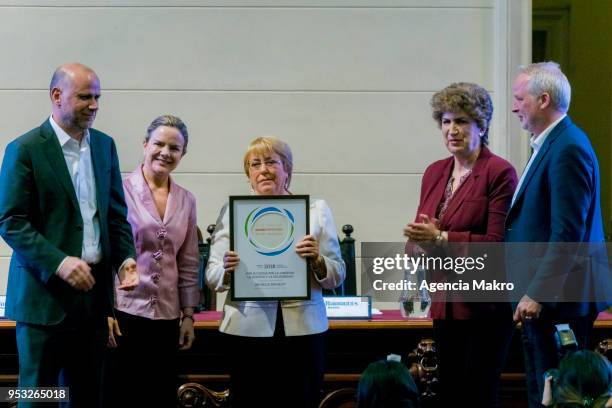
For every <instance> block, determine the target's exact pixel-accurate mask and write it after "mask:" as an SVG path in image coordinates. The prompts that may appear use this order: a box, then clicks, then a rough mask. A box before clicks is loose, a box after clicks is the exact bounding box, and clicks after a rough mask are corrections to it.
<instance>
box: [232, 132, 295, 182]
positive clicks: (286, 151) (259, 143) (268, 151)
mask: <svg viewBox="0 0 612 408" xmlns="http://www.w3.org/2000/svg"><path fill="white" fill-rule="evenodd" d="M272 154H277V155H279V156H280V158H281V161H282V164H283V168H284V169H285V172H286V173H287V188H289V185H290V184H291V175H292V174H293V155H292V154H291V148H289V145H288V144H287V143H285V142H283V141H282V140H280V139H277V138H276V137H274V136H260V137H256V138H255V139H253V140H252V141H251V144H250V145H249V147H248V149H247V151H246V152H245V153H244V159H243V165H244V174H246V176H247V177H249V176H250V170H251V168H250V166H249V159H250V158H251V156H253V155H258V156H262V157H265V156H270V155H272Z"/></svg>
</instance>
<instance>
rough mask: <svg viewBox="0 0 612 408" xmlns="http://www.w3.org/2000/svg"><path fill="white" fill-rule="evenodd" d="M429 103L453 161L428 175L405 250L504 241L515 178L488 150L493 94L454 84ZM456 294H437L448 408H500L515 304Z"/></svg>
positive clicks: (434, 312)
mask: <svg viewBox="0 0 612 408" xmlns="http://www.w3.org/2000/svg"><path fill="white" fill-rule="evenodd" d="M431 106H432V109H433V118H434V120H436V122H437V123H438V125H439V127H440V129H441V131H442V140H443V142H444V145H445V146H446V148H447V149H448V151H449V152H450V153H451V156H450V157H448V158H446V159H443V160H439V161H436V162H434V163H432V164H431V165H430V166H429V167H428V168H427V169H426V170H425V173H424V174H423V180H422V184H421V197H420V202H419V208H418V211H417V216H416V219H415V221H414V222H412V223H410V224H408V225H407V226H406V227H405V228H404V235H405V236H406V237H408V244H407V250H410V251H414V250H417V251H420V250H423V251H425V252H426V253H427V255H440V254H442V256H444V254H445V253H446V251H447V250H451V249H452V246H453V243H471V242H495V241H503V239H504V221H505V218H506V214H507V212H508V208H509V207H510V201H511V200H512V195H513V193H514V189H515V188H516V184H517V177H516V172H515V170H514V168H513V167H512V165H511V164H510V163H508V162H507V161H506V160H504V159H502V158H501V157H499V156H496V155H494V154H493V153H491V151H490V150H489V149H488V148H487V144H488V133H489V123H490V121H491V116H492V114H493V104H492V102H491V97H490V96H489V94H488V92H487V91H486V90H485V89H484V88H482V87H480V86H478V85H476V84H470V83H455V84H451V85H450V86H448V87H446V88H444V89H443V90H441V91H440V92H438V93H436V94H435V95H434V96H433V98H432V100H431ZM430 272H431V271H430ZM436 272H437V273H438V274H439V273H440V271H434V273H436ZM446 273H447V274H448V272H446ZM453 275H455V274H454V273H453V272H450V275H449V276H448V277H447V278H443V279H453V278H456V276H453ZM466 277H467V276H466ZM470 281H471V280H470ZM455 295H457V294H456V293H452V292H436V293H433V294H432V300H433V303H432V307H431V317H432V318H433V323H434V336H435V339H436V344H437V350H438V357H439V375H440V394H441V396H442V398H443V399H444V400H445V402H447V403H448V405H444V406H470V407H487V408H489V407H493V406H496V405H497V388H498V384H499V375H500V372H501V369H502V366H503V363H504V360H505V355H506V351H507V348H508V344H509V342H510V339H511V337H512V330H513V326H512V314H511V312H510V307H509V305H508V304H507V303H468V302H466V301H464V300H462V298H461V297H460V295H458V296H455Z"/></svg>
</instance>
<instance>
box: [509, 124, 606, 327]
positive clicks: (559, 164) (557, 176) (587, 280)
mask: <svg viewBox="0 0 612 408" xmlns="http://www.w3.org/2000/svg"><path fill="white" fill-rule="evenodd" d="M506 241H507V242H509V243H512V244H509V245H508V248H507V254H508V256H507V271H508V273H509V279H510V280H512V281H513V282H515V283H517V284H518V285H519V286H520V287H521V289H522V290H523V292H522V294H527V295H528V296H529V297H531V298H532V299H534V300H536V301H540V302H542V303H543V304H544V309H545V310H543V314H544V315H546V314H551V315H552V316H556V317H578V316H584V315H586V314H588V313H592V312H594V311H595V309H596V310H597V311H600V310H602V309H603V308H605V306H606V304H605V303H606V302H601V300H603V299H604V298H606V295H602V292H601V291H602V290H606V291H607V290H608V289H609V287H610V275H609V269H607V268H605V269H599V271H595V268H594V266H597V265H595V264H594V263H593V259H594V258H591V259H585V257H584V256H583V255H587V253H591V252H593V251H597V250H598V249H602V248H603V246H604V244H603V242H604V231H603V225H602V216H601V208H600V190H599V164H598V162H597V157H596V156H595V152H594V151H593V148H592V146H591V143H590V141H589V139H588V137H587V136H586V135H585V134H584V132H583V131H582V130H580V129H579V128H578V127H577V126H576V125H574V123H572V121H571V119H570V118H569V116H566V117H565V118H564V119H563V120H562V121H561V122H559V123H558V124H557V126H555V127H554V128H553V130H552V131H551V132H550V134H549V135H548V136H547V137H546V140H545V141H544V144H543V145H542V147H541V148H540V150H539V152H538V155H537V156H536V157H535V159H534V161H533V163H532V164H531V167H530V168H529V170H528V172H527V174H526V175H525V178H524V180H523V183H522V184H521V187H520V190H519V191H518V193H517V196H516V199H515V202H514V204H513V205H512V207H511V208H510V211H509V212H508V217H507V219H506ZM515 243H546V244H515ZM548 243H562V244H553V245H550V244H548ZM563 243H571V244H563ZM585 243H589V244H585ZM604 257H605V255H604ZM587 258H588V257H587ZM599 261H601V262H598V263H601V264H602V265H599V266H604V265H603V264H606V265H605V266H607V257H605V260H602V259H601V258H599ZM608 299H609V298H608ZM588 300H600V302H597V303H594V302H588ZM570 301H571V302H570ZM574 301H575V302H574Z"/></svg>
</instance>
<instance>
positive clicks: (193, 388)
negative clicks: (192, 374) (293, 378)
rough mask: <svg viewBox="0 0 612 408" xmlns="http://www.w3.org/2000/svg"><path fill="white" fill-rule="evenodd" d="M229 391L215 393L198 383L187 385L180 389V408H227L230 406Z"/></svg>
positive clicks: (178, 394)
mask: <svg viewBox="0 0 612 408" xmlns="http://www.w3.org/2000/svg"><path fill="white" fill-rule="evenodd" d="M229 393H230V392H229V390H224V391H213V390H211V389H208V388H206V387H204V386H203V385H201V384H198V383H193V382H192V383H186V384H183V385H181V386H180V387H179V389H178V393H177V396H178V406H179V407H180V408H213V407H214V408H225V407H228V406H229Z"/></svg>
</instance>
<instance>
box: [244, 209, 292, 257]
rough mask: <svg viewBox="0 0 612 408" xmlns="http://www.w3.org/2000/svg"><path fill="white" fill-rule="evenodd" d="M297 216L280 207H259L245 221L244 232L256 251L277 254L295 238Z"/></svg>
mask: <svg viewBox="0 0 612 408" xmlns="http://www.w3.org/2000/svg"><path fill="white" fill-rule="evenodd" d="M294 224H295V218H294V217H293V214H291V212H290V211H288V210H286V209H280V208H278V207H264V208H261V207H257V208H255V209H254V210H253V211H251V213H250V214H249V215H248V217H247V218H246V220H245V222H244V234H245V235H246V237H247V239H248V241H249V243H250V244H251V246H252V247H253V248H254V249H255V251H256V252H258V253H260V254H262V255H267V256H275V255H279V254H282V253H283V252H285V251H286V250H287V249H289V248H290V247H291V245H292V244H293V241H294V240H295V226H294Z"/></svg>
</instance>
